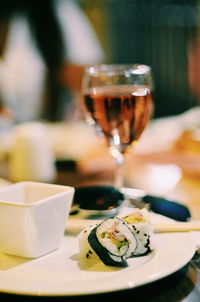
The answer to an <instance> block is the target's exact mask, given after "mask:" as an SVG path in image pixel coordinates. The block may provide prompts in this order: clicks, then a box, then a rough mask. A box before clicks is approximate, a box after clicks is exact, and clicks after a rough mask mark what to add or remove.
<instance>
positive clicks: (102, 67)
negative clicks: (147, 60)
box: [85, 63, 151, 76]
mask: <svg viewBox="0 0 200 302" xmlns="http://www.w3.org/2000/svg"><path fill="white" fill-rule="evenodd" d="M85 72H86V73H87V74H88V75H90V76H98V75H101V74H105V73H110V74H113V73H114V74H124V73H125V72H126V73H129V74H135V75H139V74H147V73H149V72H151V67H150V66H149V65H146V64H139V63H119V64H117V63H116V64H115V63H113V64H93V65H88V66H86V67H85Z"/></svg>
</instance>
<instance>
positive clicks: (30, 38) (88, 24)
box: [0, 0, 200, 123]
mask: <svg viewBox="0 0 200 302" xmlns="http://www.w3.org/2000/svg"><path fill="white" fill-rule="evenodd" d="M199 16H200V14H199V1H197V0H182V1H178V0H164V1H163V0H150V1H148V0H48V1H42V2H41V3H35V1H33V0H26V1H25V0H16V1H10V0H7V1H5V0H3V1H1V10H0V54H1V60H0V98H1V99H0V103H1V113H2V116H3V115H4V117H7V119H10V118H13V119H14V121H15V122H16V123H18V122H22V121H27V120H35V119H38V118H44V119H47V120H49V121H56V120H63V119H68V118H72V117H73V118H74V117H75V116H76V113H75V111H76V110H75V108H76V109H77V102H79V97H80V95H79V93H80V83H81V78H82V72H83V67H84V66H85V65H89V64H94V63H127V62H135V63H141V64H143V63H144V64H148V65H150V66H152V71H153V78H154V99H155V105H156V106H155V113H154V117H162V116H168V115H174V114H178V113H181V112H184V111H185V110H187V109H189V108H191V107H193V106H196V105H197V104H198V98H199V97H198V95H199V93H198V87H196V86H198V82H197V77H198V68H197V65H199V64H198V63H197V62H198V60H200V59H199V55H198V42H196V41H197V40H198V31H199V21H200V20H199V18H200V17H199ZM195 43H196V45H195V46H194V44H195ZM191 70H192V72H191ZM191 74H192V75H191ZM194 74H195V76H194ZM194 82H195V83H194ZM196 82H197V84H196ZM195 85H196V86H195ZM5 109H6V110H5ZM7 109H8V110H7ZM9 114H10V115H9Z"/></svg>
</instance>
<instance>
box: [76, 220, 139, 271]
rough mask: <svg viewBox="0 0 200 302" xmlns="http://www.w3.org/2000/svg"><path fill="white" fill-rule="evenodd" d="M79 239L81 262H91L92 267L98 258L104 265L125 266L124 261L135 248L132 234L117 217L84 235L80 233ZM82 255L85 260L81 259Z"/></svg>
mask: <svg viewBox="0 0 200 302" xmlns="http://www.w3.org/2000/svg"><path fill="white" fill-rule="evenodd" d="M86 233H87V234H86ZM84 235H85V236H84ZM79 239H80V240H79V246H80V248H81V247H82V250H81V254H82V257H81V258H82V260H83V261H88V262H89V261H91V263H92V265H93V264H94V263H96V261H97V257H98V258H99V260H101V261H102V262H103V263H104V264H105V265H110V266H126V265H127V263H126V259H127V258H129V257H130V256H131V255H132V254H133V252H134V251H135V249H136V247H137V240H136V238H135V235H134V233H133V232H132V231H131V229H130V228H129V226H128V224H127V223H126V222H125V221H124V220H122V219H121V218H119V217H112V218H107V219H105V220H103V221H102V222H101V223H99V224H98V225H96V226H95V227H93V228H91V229H90V228H89V229H88V230H85V233H84V231H82V234H81V236H80V237H79ZM86 239H87V240H86ZM80 241H81V242H80ZM83 255H85V258H87V260H84V259H83ZM96 256H97V257H96ZM89 264H90V263H89Z"/></svg>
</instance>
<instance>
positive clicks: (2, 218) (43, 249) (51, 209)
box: [0, 181, 74, 258]
mask: <svg viewBox="0 0 200 302" xmlns="http://www.w3.org/2000/svg"><path fill="white" fill-rule="evenodd" d="M73 195H74V188H73V187H68V186H62V185H54V184H47V183H40V182H31V181H27V182H18V183H15V184H12V185H9V186H7V187H5V188H3V189H0V251H1V252H3V253H7V254H12V255H15V256H21V257H26V258H36V257H40V256H42V255H44V254H47V253H49V252H51V251H53V250H55V249H58V248H59V247H60V244H61V239H62V237H63V236H64V230H65V224H66V219H67V218H68V215H69V211H70V207H71V204H72V199H73Z"/></svg>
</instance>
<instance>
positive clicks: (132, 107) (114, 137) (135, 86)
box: [82, 64, 153, 189]
mask: <svg viewBox="0 0 200 302" xmlns="http://www.w3.org/2000/svg"><path fill="white" fill-rule="evenodd" d="M82 94H83V101H84V110H85V113H86V120H87V122H88V123H89V124H91V125H93V126H94V127H95V128H96V130H97V133H98V134H103V135H104V137H105V138H106V141H107V144H108V147H109V150H110V153H111V155H112V157H113V158H114V161H115V163H116V169H115V173H114V187H116V188H119V189H120V188H122V187H123V185H124V173H123V172H124V163H125V158H126V155H127V153H128V152H129V149H130V148H131V146H133V145H135V143H136V142H137V141H138V139H139V138H140V136H141V134H142V132H143V130H144V129H145V127H146V125H147V124H148V122H149V120H150V118H151V116H152V111H153V110H152V109H153V98H152V76H151V67H150V66H147V65H140V64H100V65H92V66H88V67H86V68H85V72H84V76H83V83H82Z"/></svg>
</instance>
